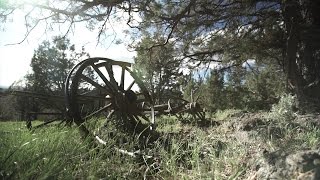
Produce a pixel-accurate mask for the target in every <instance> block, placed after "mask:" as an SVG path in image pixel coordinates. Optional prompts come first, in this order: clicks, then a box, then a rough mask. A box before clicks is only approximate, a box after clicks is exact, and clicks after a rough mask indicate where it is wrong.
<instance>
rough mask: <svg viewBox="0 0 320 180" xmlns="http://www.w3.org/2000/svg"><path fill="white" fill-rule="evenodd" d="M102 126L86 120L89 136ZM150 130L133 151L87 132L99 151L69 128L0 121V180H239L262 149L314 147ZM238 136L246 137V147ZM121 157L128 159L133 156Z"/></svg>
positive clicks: (122, 138)
mask: <svg viewBox="0 0 320 180" xmlns="http://www.w3.org/2000/svg"><path fill="white" fill-rule="evenodd" d="M238 113H239V111H237V110H229V111H226V112H219V113H218V114H216V117H217V118H220V119H219V120H220V122H221V123H226V124H228V122H229V121H230V122H231V118H234V117H233V116H234V114H238ZM238 117H239V116H238ZM238 117H235V118H236V120H239V121H240V120H241V119H239V118H238ZM102 122H103V121H102V120H100V119H93V121H92V122H91V123H89V124H88V127H89V128H91V129H96V127H100V126H101V124H102ZM157 124H158V131H159V132H160V133H161V136H160V138H159V139H157V140H155V141H153V142H152V143H150V142H149V143H146V142H145V144H144V145H145V146H141V142H140V141H139V140H138V139H137V137H136V136H131V135H128V134H127V133H124V132H121V131H118V130H117V129H116V128H115V127H114V125H112V123H110V124H109V123H108V124H107V126H106V127H105V128H101V129H100V130H99V131H94V133H97V134H98V133H99V135H100V137H101V138H103V139H104V140H105V141H106V144H105V145H100V144H97V143H93V141H92V139H91V138H88V139H85V140H84V139H82V138H81V136H80V133H79V132H78V129H77V127H64V126H58V125H52V126H46V127H44V128H42V129H36V130H34V131H28V130H27V129H26V128H25V127H24V123H23V122H1V126H0V135H1V136H0V138H1V141H0V178H2V179H243V178H245V177H247V174H248V173H249V172H250V171H252V169H254V167H255V163H256V162H257V158H261V153H262V152H261V151H262V150H263V149H266V150H268V151H275V150H277V149H280V148H283V149H284V150H286V149H291V150H292V149H299V148H306V147H308V148H313V149H314V148H317V147H319V145H320V141H319V138H318V137H319V135H320V130H319V129H318V128H313V129H312V128H311V129H304V130H301V129H299V128H298V127H295V128H284V129H283V130H284V134H283V136H282V137H281V138H280V139H279V138H278V139H276V138H269V136H266V133H267V129H268V128H267V127H266V130H265V131H262V130H261V129H263V128H264V127H257V129H256V130H254V131H252V132H235V131H234V130H233V129H232V128H231V127H230V128H229V126H224V125H221V126H212V127H206V128H204V127H197V126H195V125H190V124H182V123H181V122H180V121H179V119H177V118H175V117H169V116H163V117H161V118H160V119H159V120H158V123H157ZM277 125H278V124H277ZM260 131H261V132H260ZM92 132H93V131H92ZM237 133H238V134H237ZM239 133H240V135H241V133H242V135H246V136H248V138H247V140H245V139H243V138H241V136H239ZM239 137H240V138H239ZM147 140H148V139H146V141H147ZM142 147H143V148H142ZM124 152H135V153H134V157H133V156H128V155H127V154H126V153H124Z"/></svg>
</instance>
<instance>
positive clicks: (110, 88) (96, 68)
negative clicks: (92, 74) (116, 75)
mask: <svg viewBox="0 0 320 180" xmlns="http://www.w3.org/2000/svg"><path fill="white" fill-rule="evenodd" d="M91 66H92V68H93V69H94V71H96V72H97V73H98V75H99V77H100V78H101V79H102V81H103V82H104V83H105V84H106V85H107V87H108V88H109V90H110V91H114V89H113V87H112V85H111V84H110V82H109V81H108V79H107V78H106V77H105V76H104V75H103V73H102V72H101V71H100V69H99V68H98V67H97V66H96V65H95V64H93V63H92V64H91Z"/></svg>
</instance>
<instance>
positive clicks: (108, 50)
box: [0, 12, 136, 88]
mask: <svg viewBox="0 0 320 180" xmlns="http://www.w3.org/2000/svg"><path fill="white" fill-rule="evenodd" d="M44 26H45V24H41V23H40V24H39V25H38V26H37V28H35V29H34V30H33V31H32V32H31V34H29V36H28V38H27V39H26V40H25V41H24V42H23V43H21V44H15V45H8V44H14V43H18V42H20V41H21V40H23V38H24V36H25V33H26V28H25V26H24V14H23V13H22V12H17V13H16V14H15V15H14V17H13V21H12V22H9V23H6V24H5V29H4V30H1V31H0V87H2V88H3V87H4V88H6V87H8V86H10V85H11V84H12V83H13V82H14V81H18V80H20V79H22V78H23V76H24V75H26V73H27V72H28V71H30V66H29V65H30V62H31V58H32V55H33V52H34V50H35V49H37V47H38V46H39V44H41V43H42V42H43V41H44V40H51V39H52V36H54V35H61V34H62V33H64V32H66V29H64V28H66V27H60V28H56V29H55V30H54V32H45V31H44V29H45V28H44ZM108 27H110V29H109V30H108V31H107V34H108V35H110V36H108V38H107V39H106V40H105V41H104V43H103V45H99V46H96V45H97V35H98V31H97V30H94V31H89V30H88V29H87V28H86V27H85V26H84V24H77V25H76V26H75V28H74V31H73V32H72V33H70V34H69V36H68V37H69V39H70V40H71V43H72V44H75V45H76V47H77V48H79V49H80V48H81V47H82V46H84V47H85V49H86V52H88V53H89V54H90V55H91V57H107V58H111V59H114V60H119V61H128V62H133V56H135V54H136V53H135V52H129V51H128V50H127V48H126V43H128V42H126V41H128V40H129V37H127V36H125V34H124V33H123V30H125V29H127V28H128V27H127V26H126V24H125V22H124V23H123V24H121V23H113V24H112V28H111V24H109V26H108ZM60 32H61V33H60ZM114 38H117V39H121V40H122V41H123V42H124V43H122V44H120V45H116V44H115V43H112V40H113V39H114Z"/></svg>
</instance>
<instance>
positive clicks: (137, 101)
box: [65, 58, 154, 135]
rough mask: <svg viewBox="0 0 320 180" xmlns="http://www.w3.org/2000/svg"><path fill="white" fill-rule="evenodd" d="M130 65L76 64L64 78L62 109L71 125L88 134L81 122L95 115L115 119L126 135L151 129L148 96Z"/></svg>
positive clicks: (104, 60) (110, 62)
mask: <svg viewBox="0 0 320 180" xmlns="http://www.w3.org/2000/svg"><path fill="white" fill-rule="evenodd" d="M130 65H131V64H130V63H126V62H119V61H114V60H111V59H108V58H89V59H86V60H84V61H82V62H80V63H79V64H77V65H76V66H75V67H74V68H73V69H72V70H71V72H70V73H69V75H68V77H67V79H66V83H65V85H66V89H65V93H66V107H67V111H68V112H69V114H70V116H71V118H72V120H73V122H75V123H76V124H77V125H78V126H79V127H80V129H81V130H82V131H84V132H85V134H86V135H88V134H89V133H90V132H89V130H88V129H87V128H86V127H85V125H84V123H85V122H86V121H87V120H89V119H91V118H92V117H96V116H105V117H107V116H108V117H112V116H115V118H114V119H115V120H116V121H118V123H117V124H119V125H121V126H122V127H121V128H123V130H125V131H129V132H138V133H141V132H142V131H146V130H147V131H149V130H150V129H152V128H153V127H154V126H153V125H154V106H153V102H152V99H151V96H150V94H149V92H148V90H147V89H146V87H145V86H144V84H143V82H142V81H141V80H140V79H139V78H138V77H137V75H136V74H135V73H134V72H132V71H131V70H130Z"/></svg>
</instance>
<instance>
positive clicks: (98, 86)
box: [81, 74, 110, 94]
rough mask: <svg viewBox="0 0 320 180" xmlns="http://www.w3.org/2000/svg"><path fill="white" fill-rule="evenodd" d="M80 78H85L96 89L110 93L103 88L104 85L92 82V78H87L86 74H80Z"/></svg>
mask: <svg viewBox="0 0 320 180" xmlns="http://www.w3.org/2000/svg"><path fill="white" fill-rule="evenodd" d="M81 78H82V79H83V80H85V81H86V82H88V83H90V84H92V85H93V86H94V87H96V88H97V89H100V90H103V91H106V92H107V93H109V94H110V92H109V91H108V90H107V89H106V88H104V87H103V86H101V85H100V84H98V83H96V82H94V81H93V80H92V79H90V78H88V77H87V76H85V75H83V74H82V75H81Z"/></svg>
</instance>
